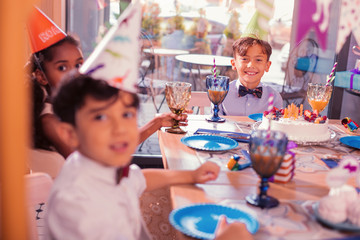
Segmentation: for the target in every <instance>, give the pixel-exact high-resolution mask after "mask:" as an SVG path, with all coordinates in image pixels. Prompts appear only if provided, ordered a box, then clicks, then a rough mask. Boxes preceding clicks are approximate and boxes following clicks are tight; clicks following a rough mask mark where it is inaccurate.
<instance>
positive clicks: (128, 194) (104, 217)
mask: <svg viewBox="0 0 360 240" xmlns="http://www.w3.org/2000/svg"><path fill="white" fill-rule="evenodd" d="M115 174H116V168H114V167H107V166H104V165H101V164H99V163H97V162H95V161H92V160H91V159H89V158H86V157H85V156H83V155H81V154H80V153H79V152H74V153H73V154H71V155H70V156H69V157H68V158H67V160H66V163H65V164H64V166H63V169H62V170H61V172H60V174H59V176H58V177H57V178H56V179H55V183H54V186H53V188H52V191H51V194H50V198H49V202H48V206H47V213H46V216H45V223H46V229H45V232H46V233H45V234H46V239H66V240H71V239H86V240H89V239H106V240H111V239H129V240H130V239H131V240H132V239H141V240H142V239H150V238H149V234H148V232H147V229H146V227H145V225H144V223H143V220H142V216H141V212H140V206H139V197H140V196H141V194H142V193H143V191H144V190H145V188H146V181H145V178H144V175H143V174H142V172H141V170H140V168H139V167H138V166H136V165H131V166H130V172H129V176H128V177H127V178H123V179H122V180H121V182H120V184H119V185H117V184H115Z"/></svg>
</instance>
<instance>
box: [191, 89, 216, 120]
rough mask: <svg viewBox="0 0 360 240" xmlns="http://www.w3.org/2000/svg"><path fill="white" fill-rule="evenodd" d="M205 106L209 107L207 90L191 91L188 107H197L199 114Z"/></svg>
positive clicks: (203, 111) (202, 112)
mask: <svg viewBox="0 0 360 240" xmlns="http://www.w3.org/2000/svg"><path fill="white" fill-rule="evenodd" d="M206 107H210V108H211V102H210V100H209V97H208V95H207V92H200V91H191V99H190V101H189V104H188V108H192V109H193V110H194V109H195V108H198V109H197V112H198V113H200V114H204V113H205V108H206ZM194 113H195V111H194Z"/></svg>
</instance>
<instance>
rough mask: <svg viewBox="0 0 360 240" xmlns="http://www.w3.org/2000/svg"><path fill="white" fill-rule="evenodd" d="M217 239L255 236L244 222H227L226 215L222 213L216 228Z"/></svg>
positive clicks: (228, 239)
mask: <svg viewBox="0 0 360 240" xmlns="http://www.w3.org/2000/svg"><path fill="white" fill-rule="evenodd" d="M215 236H216V237H215V240H232V239H234V240H237V239H243V240H253V239H254V238H253V236H252V235H251V234H250V233H249V232H248V230H247V228H246V226H245V224H244V223H241V222H233V223H230V224H229V223H227V221H226V216H224V215H222V216H220V218H219V221H218V224H217V226H216V230H215Z"/></svg>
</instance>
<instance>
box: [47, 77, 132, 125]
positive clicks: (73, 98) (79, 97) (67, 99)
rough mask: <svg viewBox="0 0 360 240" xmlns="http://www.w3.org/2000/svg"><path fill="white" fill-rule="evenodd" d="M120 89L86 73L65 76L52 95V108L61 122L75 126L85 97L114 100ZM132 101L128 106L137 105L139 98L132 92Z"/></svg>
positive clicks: (120, 91)
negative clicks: (76, 115)
mask: <svg viewBox="0 0 360 240" xmlns="http://www.w3.org/2000/svg"><path fill="white" fill-rule="evenodd" d="M122 93H124V92H123V91H122V90H119V89H117V88H114V87H111V86H110V85H108V83H107V82H106V81H104V80H99V79H94V78H92V77H90V76H88V75H83V74H78V75H77V76H69V77H67V78H65V79H64V80H63V81H62V82H61V84H60V86H59V88H58V90H57V91H56V92H55V93H54V96H53V99H52V100H53V110H54V113H55V115H57V116H58V117H59V118H60V120H61V121H62V122H67V123H70V124H72V125H73V126H75V125H76V124H75V114H76V112H77V111H78V110H79V109H80V108H81V107H82V106H83V105H84V104H85V98H86V97H88V96H90V97H93V98H94V99H96V100H99V101H107V100H110V99H113V100H114V102H115V101H116V100H117V98H118V97H121V94H122ZM132 96H133V101H132V102H131V103H130V104H126V106H128V107H135V108H138V107H139V98H138V96H137V95H136V94H132Z"/></svg>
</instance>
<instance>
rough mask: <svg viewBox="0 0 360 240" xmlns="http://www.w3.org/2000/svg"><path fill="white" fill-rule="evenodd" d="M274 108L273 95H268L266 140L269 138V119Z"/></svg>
mask: <svg viewBox="0 0 360 240" xmlns="http://www.w3.org/2000/svg"><path fill="white" fill-rule="evenodd" d="M273 108H274V94H273V93H270V96H269V100H268V112H269V116H270V118H269V126H268V129H267V135H266V138H267V139H269V138H270V126H271V119H272V109H273Z"/></svg>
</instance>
